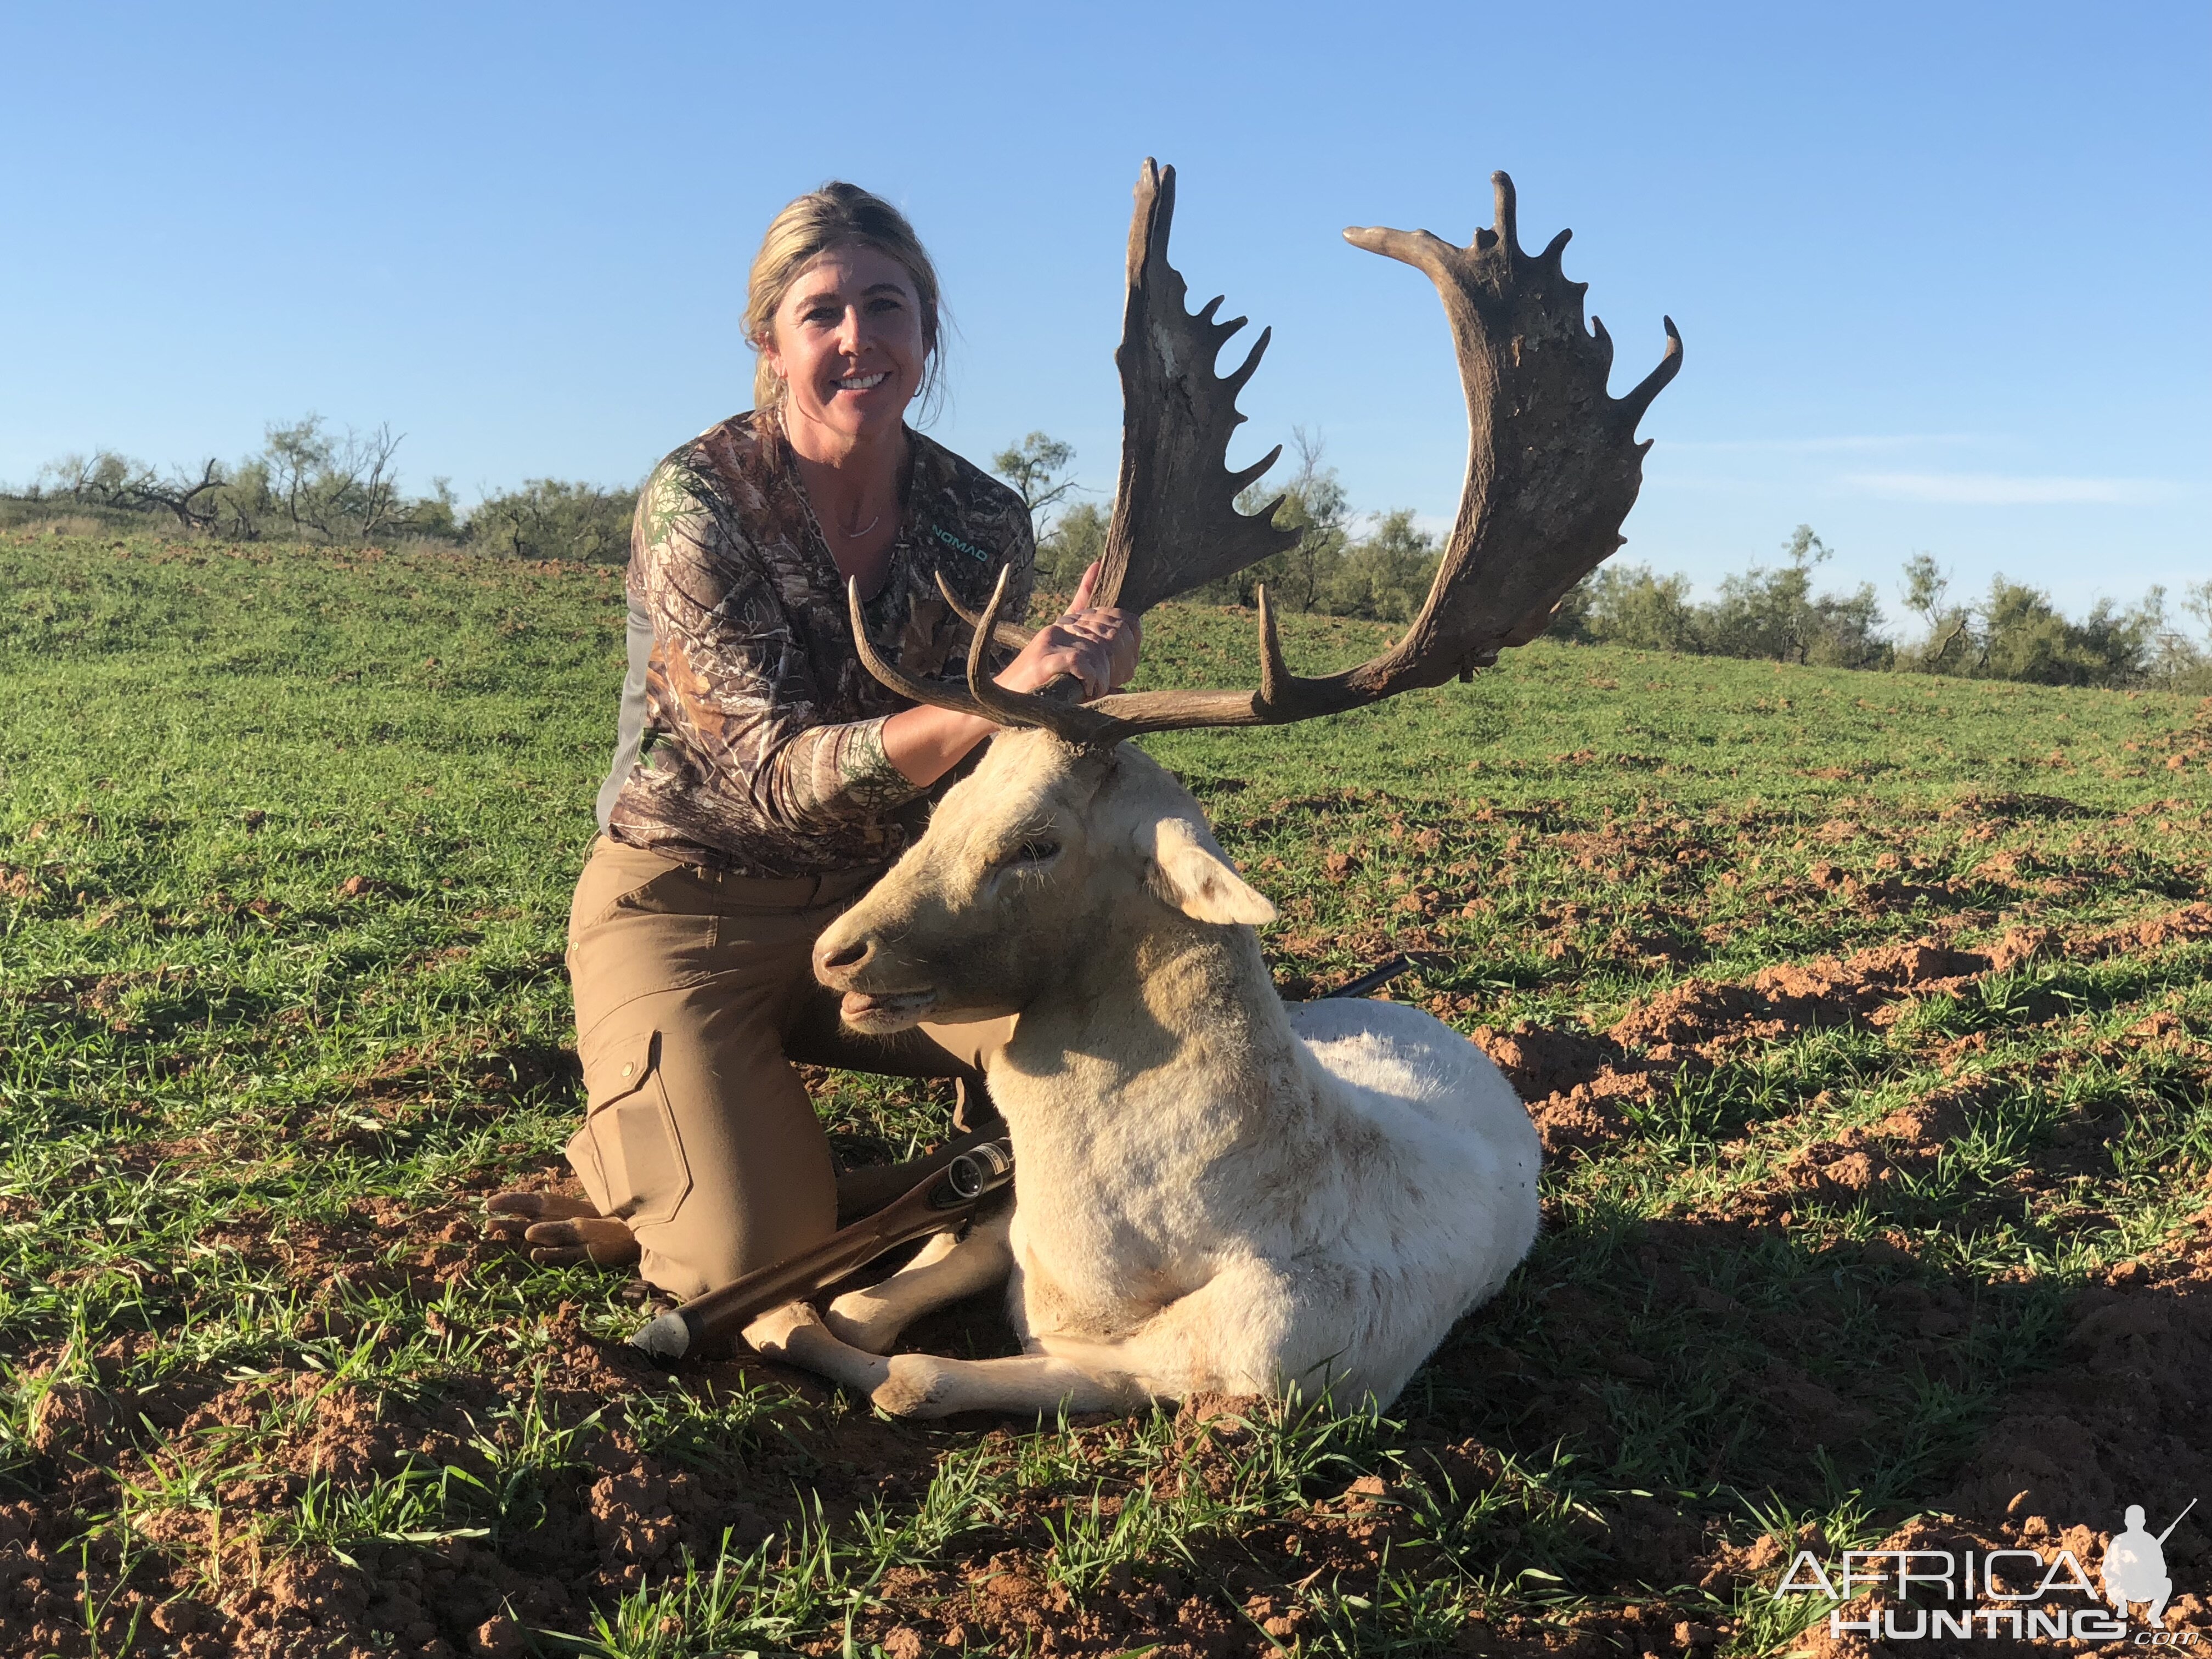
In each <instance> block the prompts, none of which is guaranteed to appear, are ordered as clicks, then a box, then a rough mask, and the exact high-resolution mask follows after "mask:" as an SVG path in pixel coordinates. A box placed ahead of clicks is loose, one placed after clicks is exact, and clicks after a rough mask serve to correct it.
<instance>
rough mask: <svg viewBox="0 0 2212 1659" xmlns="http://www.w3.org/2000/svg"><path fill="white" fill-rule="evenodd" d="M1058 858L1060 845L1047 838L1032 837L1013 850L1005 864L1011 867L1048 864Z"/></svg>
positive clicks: (1049, 837)
mask: <svg viewBox="0 0 2212 1659" xmlns="http://www.w3.org/2000/svg"><path fill="white" fill-rule="evenodd" d="M1059 856H1060V843H1059V842H1056V841H1054V840H1053V839H1052V837H1051V836H1030V839H1029V840H1027V841H1025V842H1023V843H1022V844H1021V845H1020V846H1019V847H1018V848H1016V849H1015V850H1014V855H1013V857H1012V858H1011V859H1009V860H1006V862H1007V863H1009V864H1013V865H1022V864H1049V863H1051V862H1052V861H1053V860H1054V859H1056V858H1058V857H1059Z"/></svg>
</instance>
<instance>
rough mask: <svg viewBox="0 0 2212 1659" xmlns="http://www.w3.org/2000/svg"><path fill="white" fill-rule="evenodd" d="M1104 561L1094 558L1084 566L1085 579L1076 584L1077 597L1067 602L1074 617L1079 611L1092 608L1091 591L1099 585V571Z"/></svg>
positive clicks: (1068, 609) (1068, 612)
mask: <svg viewBox="0 0 2212 1659" xmlns="http://www.w3.org/2000/svg"><path fill="white" fill-rule="evenodd" d="M1102 563H1103V562H1102V561H1100V560H1097V559H1093V560H1092V561H1091V562H1090V563H1089V564H1087V565H1085V567H1084V570H1083V580H1080V581H1079V582H1077V583H1076V584H1075V597H1074V598H1073V599H1070V600H1069V601H1068V602H1067V614H1068V615H1069V616H1071V617H1073V616H1074V615H1075V614H1076V613H1077V612H1078V611H1088V610H1089V609H1090V608H1091V591H1092V590H1093V589H1094V588H1096V587H1097V586H1098V572H1099V569H1100V568H1101V566H1102Z"/></svg>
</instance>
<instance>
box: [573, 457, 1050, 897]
mask: <svg viewBox="0 0 2212 1659" xmlns="http://www.w3.org/2000/svg"><path fill="white" fill-rule="evenodd" d="M756 418H757V417H756V416H753V415H751V414H745V415H739V416H735V417H733V418H732V419H731V420H727V421H725V422H722V423H721V424H720V426H717V427H714V428H712V429H710V430H709V431H708V432H706V433H705V434H703V435H701V436H700V437H698V438H696V439H694V440H693V441H691V442H690V443H688V444H685V445H684V446H683V447H681V448H679V449H678V450H676V451H675V452H674V453H671V455H670V456H669V457H668V459H666V460H665V461H663V462H661V464H660V465H659V466H658V467H656V468H654V469H653V476H652V477H649V478H647V480H646V483H645V488H644V489H642V490H641V491H640V492H639V495H638V506H637V516H636V519H635V521H634V523H633V525H632V527H631V532H630V559H629V579H628V581H627V583H626V584H625V587H626V591H627V592H628V595H629V604H630V613H631V640H632V647H633V648H632V661H631V684H629V685H626V686H625V687H624V702H625V705H626V713H629V714H630V715H631V719H629V720H625V721H624V725H625V726H632V727H633V729H635V727H634V725H633V722H635V724H636V725H641V726H642V728H643V731H642V734H641V738H642V740H641V741H640V742H638V743H637V745H636V749H635V751H634V752H632V753H627V754H626V753H624V752H623V751H622V750H617V764H616V775H614V776H611V777H610V778H609V779H608V793H610V794H611V801H610V800H607V799H606V797H605V796H603V797H602V799H603V802H604V803H605V810H604V815H603V822H604V823H605V826H606V828H607V830H608V833H609V834H611V836H614V838H615V839H616V840H617V841H621V842H627V843H629V845H631V846H634V847H649V848H653V850H654V851H656V852H659V853H662V854H666V855H668V856H670V857H671V858H677V859H681V860H685V861H686V862H689V863H694V864H704V865H709V866H714V867H716V868H720V869H726V870H733V871H738V872H742V873H745V874H750V875H763V876H809V875H823V874H828V873H830V872H836V871H843V870H854V869H859V868H862V867H864V866H868V865H872V864H881V863H884V862H887V861H889V860H891V859H894V858H896V857H897V856H898V854H900V853H901V852H902V850H903V849H904V848H905V847H906V845H907V843H908V841H909V840H910V839H911V838H912V836H914V835H915V834H916V833H918V831H919V827H920V818H921V812H922V811H923V810H924V806H925V798H926V797H927V795H928V793H929V789H928V788H927V787H923V786H920V785H916V784H913V783H909V782H908V781H907V780H906V779H905V778H903V777H902V776H901V775H899V772H898V770H897V769H896V768H895V767H893V766H892V765H891V763H890V759H889V757H887V756H886V755H885V754H884V740H883V727H884V720H887V719H888V718H889V717H890V715H892V714H896V713H897V712H898V711H899V710H900V709H902V708H906V707H908V703H907V702H906V701H905V700H904V699H903V698H902V697H899V696H896V694H894V693H893V692H891V691H890V690H888V689H886V688H885V687H884V686H883V685H882V684H880V683H878V681H877V680H876V679H875V678H873V677H872V675H870V674H869V672H868V671H867V670H866V668H864V667H863V666H862V665H861V664H860V655H859V653H857V652H856V651H855V650H854V647H853V640H852V630H851V624H850V623H849V622H848V619H847V615H846V605H845V591H844V581H843V579H842V578H841V577H840V576H839V575H838V574H837V568H836V563H835V562H833V561H832V559H831V558H830V556H829V546H828V544H826V543H825V542H824V541H823V538H822V532H821V529H820V527H819V526H818V525H817V523H816V521H815V518H814V513H813V509H812V507H811V506H809V504H808V502H807V500H806V493H805V489H803V488H802V487H801V486H800V483H799V475H798V471H797V469H796V467H795V466H794V465H793V463H792V461H791V459H790V457H789V453H788V452H787V449H786V447H785V446H784V445H783V444H782V443H781V442H780V441H776V442H763V441H762V439H761V437H760V435H758V434H757V432H756V430H755V427H754V422H755V420H756ZM908 441H909V447H910V448H911V451H912V455H913V461H912V469H911V471H910V472H909V473H908V477H907V479H906V481H905V486H904V489H903V493H902V497H901V501H902V507H901V516H900V524H899V533H898V540H897V542H896V544H895V545H894V547H893V548H892V551H891V558H890V571H889V574H888V575H887V576H886V578H885V580H884V585H883V586H882V588H881V589H880V590H879V591H878V592H877V593H876V595H875V597H874V598H872V599H869V600H868V601H866V605H864V607H863V614H864V616H865V617H866V623H867V629H868V639H869V642H870V643H871V644H872V645H873V646H874V647H875V648H876V650H877V651H878V653H880V654H882V655H883V656H884V657H885V658H887V659H890V660H891V661H893V662H895V663H896V664H898V665H899V666H901V667H902V668H903V669H905V670H906V671H908V673H910V674H915V675H919V676H923V677H931V676H940V675H941V676H944V677H945V678H951V679H956V680H957V679H959V678H962V677H963V675H964V672H965V664H966V653H967V647H968V640H969V629H968V627H967V625H966V624H965V623H963V622H961V621H960V619H959V618H958V617H957V616H955V615H954V614H953V613H952V612H951V610H950V609H949V608H948V607H947V606H946V605H945V600H944V599H943V597H942V596H941V595H939V592H938V591H937V582H936V578H937V575H938V574H939V572H942V573H943V574H944V576H945V582H946V584H947V586H950V587H951V590H952V591H953V592H955V593H957V594H958V595H959V596H960V600H961V603H962V604H963V605H967V606H968V607H969V609H971V610H981V608H982V606H983V605H984V604H985V603H986V602H987V601H988V599H989V598H990V595H991V589H992V586H993V585H994V583H995V582H996V581H997V580H998V575H999V571H1000V568H1001V567H1002V566H1011V567H1012V570H1013V577H1012V582H1011V583H1010V585H1009V593H1008V599H1009V601H1010V603H1009V605H1008V607H1007V614H1008V616H1009V617H1020V616H1021V615H1022V614H1023V613H1024V612H1025V611H1027V609H1028V607H1029V599H1030V586H1031V583H1032V580H1033V577H1034V566H1035V562H1036V542H1035V538H1034V537H1033V535H1032V533H1031V530H1030V515H1029V512H1028V509H1027V508H1026V507H1024V505H1023V503H1022V499H1021V497H1020V496H1019V495H1016V494H1015V493H1014V492H1013V491H1012V490H1011V489H1007V488H1006V486H1005V485H1004V484H1002V483H999V482H998V481H997V480H995V479H994V478H992V477H988V476H987V474H985V473H983V472H981V471H979V470H977V469H976V468H975V467H974V466H971V465H969V463H968V462H966V461H963V460H962V459H960V457H958V456H957V455H955V454H953V453H951V451H950V450H948V449H946V448H945V447H943V446H942V445H940V444H937V443H933V442H932V441H930V440H929V439H927V438H926V437H923V436H922V435H920V434H919V433H909V434H908ZM648 641H649V643H648ZM640 658H642V659H643V660H642V662H641V661H640V660H639V659H640ZM639 702H641V704H642V720H636V719H635V714H636V710H635V707H634V705H635V704H636V703H639ZM626 735H627V734H626ZM623 747H624V749H628V747H629V744H627V743H626V744H624V745H623Z"/></svg>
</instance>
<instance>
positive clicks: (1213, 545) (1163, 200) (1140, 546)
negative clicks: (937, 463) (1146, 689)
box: [899, 157, 1298, 708]
mask: <svg viewBox="0 0 2212 1659" xmlns="http://www.w3.org/2000/svg"><path fill="white" fill-rule="evenodd" d="M1136 197H1137V206H1136V211H1135V213H1134V215H1133V216H1132V217H1131V219H1130V222H1129V257H1128V297H1127V300H1126V301H1125V302H1124V303H1123V306H1122V310H1121V345H1120V346H1119V347H1118V348H1116V349H1115V353H1114V362H1115V365H1116V366H1117V367H1118V368H1120V369H1121V477H1120V479H1119V482H1118V483H1117V486H1116V489H1115V496H1114V513H1113V517H1112V519H1111V520H1110V521H1109V524H1108V526H1107V531H1106V546H1105V550H1104V553H1103V556H1102V558H1101V560H1100V564H1101V567H1102V568H1100V570H1099V573H1098V580H1097V583H1096V585H1095V586H1093V587H1092V589H1091V604H1093V605H1120V606H1121V607H1122V608H1123V609H1125V610H1129V611H1148V610H1150V609H1151V608H1152V606H1153V605H1158V604H1159V603H1160V602H1161V601H1162V600H1163V599H1174V598H1176V597H1177V596H1178V595H1180V594H1183V593H1188V592H1190V590H1191V589H1193V588H1194V587H1200V586H1204V585H1205V584H1206V583H1207V582H1210V581H1214V580H1218V579H1219V578H1221V577H1223V576H1227V575H1233V574H1236V573H1237V571H1239V570H1243V569H1244V568H1247V567H1248V566H1250V565H1253V564H1256V563H1258V562H1259V561H1261V559H1264V558H1267V557H1268V556H1270V555H1272V554H1276V553H1279V552H1282V551H1283V550H1285V549H1286V548H1289V547H1292V546H1295V545H1296V544H1297V539H1298V532H1297V531H1295V530H1284V529H1279V528H1278V527H1277V526H1276V525H1275V521H1274V519H1275V509H1276V508H1277V507H1280V506H1281V505H1282V497H1280V496H1277V497H1276V498H1275V499H1274V500H1273V501H1270V502H1268V503H1267V506H1265V507H1262V508H1261V509H1260V510H1259V511H1258V512H1256V513H1242V512H1239V511H1238V510H1237V495H1239V494H1240V493H1241V492H1242V491H1243V489H1244V487H1245V486H1246V485H1247V484H1249V483H1252V482H1253V481H1254V480H1255V479H1256V478H1258V477H1261V475H1262V474H1263V473H1265V472H1266V471H1267V469H1268V468H1269V467H1271V466H1273V465H1274V464H1275V462H1276V460H1277V459H1278V458H1279V457H1280V456H1281V454H1282V453H1283V447H1282V446H1281V445H1280V444H1278V445H1276V446H1275V447H1274V448H1273V449H1271V450H1269V451H1268V452H1267V454H1266V455H1264V456H1263V457H1261V459H1259V460H1258V461H1257V462H1255V463H1254V464H1253V465H1250V466H1248V467H1245V468H1243V469H1242V470H1241V471H1236V472H1231V471H1229V469H1228V460H1227V457H1228V453H1229V440H1230V437H1231V435H1232V434H1233V433H1234V432H1235V431H1236V429H1237V428H1238V427H1239V426H1241V425H1243V422H1244V416H1242V415H1240V414H1238V413H1237V393H1238V392H1240V391H1242V390H1243V386H1244V383H1245V382H1246V381H1247V380H1250V379H1251V378H1252V373H1253V371H1254V370H1255V369H1256V368H1259V366H1260V358H1261V355H1262V354H1263V353H1264V352H1265V351H1266V350H1267V342H1268V341H1269V339H1271V338H1272V337H1273V331H1272V330H1269V329H1262V330H1261V331H1260V337H1259V339H1258V340H1257V341H1256V342H1255V343H1254V344H1253V347H1252V349H1251V351H1250V352H1249V354H1248V355H1247V356H1246V357H1245V359H1244V361H1243V362H1242V363H1240V364H1239V365H1238V366H1237V368H1234V369H1233V370H1231V372H1230V373H1229V374H1227V375H1221V374H1216V373H1215V372H1214V361H1215V359H1216V358H1217V357H1218V356H1220V354H1221V348H1222V347H1223V346H1224V345H1225V344H1226V343H1228V342H1229V339H1230V337H1231V336H1233V335H1234V334H1236V333H1237V331H1238V330H1240V329H1242V328H1243V326H1244V325H1245V323H1246V321H1247V319H1245V318H1243V317H1234V318H1231V319H1229V320H1228V321H1227V322H1217V321H1216V320H1215V319H1214V313H1216V312H1217V311H1218V310H1219V309H1220V307H1221V298H1220V296H1219V295H1216V296H1215V297H1214V298H1213V299H1212V300H1210V301H1207V302H1206V305H1205V306H1204V307H1202V308H1200V310H1199V311H1198V312H1197V313H1195V314H1193V313H1190V312H1188V311H1186V310H1185V309H1184V308H1183V302H1184V299H1185V296H1186V295H1187V294H1188V289H1187V287H1186V286H1185V284H1184V283H1183V279H1182V273H1181V272H1180V271H1178V270H1176V268H1175V267H1174V266H1173V265H1171V264H1169V263H1168V234H1169V232H1170V229H1171V228H1173V225H1174V222H1175V169H1174V168H1173V167H1162V166H1160V165H1159V164H1158V162H1156V161H1153V160H1152V159H1151V158H1150V157H1146V161H1145V165H1144V169H1143V171H1142V172H1141V173H1139V174H1138V176H1137V191H1136ZM943 586H944V584H943V582H942V581H941V580H940V582H939V587H940V589H941V588H942V587H943ZM945 601H946V603H947V604H949V605H951V607H952V610H953V611H954V613H955V614H956V615H957V616H958V617H960V619H961V620H962V621H963V622H965V623H967V624H968V625H969V627H970V628H974V627H975V626H977V625H978V624H979V623H980V622H981V617H977V616H976V615H975V613H974V612H973V611H969V610H968V609H967V607H966V606H964V605H962V604H961V603H960V602H959V600H958V599H955V598H954V597H953V596H952V595H951V593H950V592H946V593H945ZM997 638H998V641H999V643H1000V644H1001V645H1006V646H1011V647H1013V648H1014V649H1016V650H1018V649H1020V648H1021V647H1022V646H1023V645H1024V643H1026V642H1027V641H1028V639H1029V635H1028V634H1027V633H1026V632H1024V631H1023V630H1022V629H1017V628H1016V627H1015V626H1014V625H1013V624H1012V623H999V624H998V629H997ZM899 689H900V690H901V691H902V695H905V696H912V695H913V693H911V692H908V691H906V690H904V688H899ZM1040 695H1045V694H1040ZM1048 701H1050V702H1052V704H1053V706H1054V708H1065V707H1066V703H1065V702H1063V701H1062V700H1061V699H1060V696H1057V695H1053V696H1049V697H1048Z"/></svg>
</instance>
